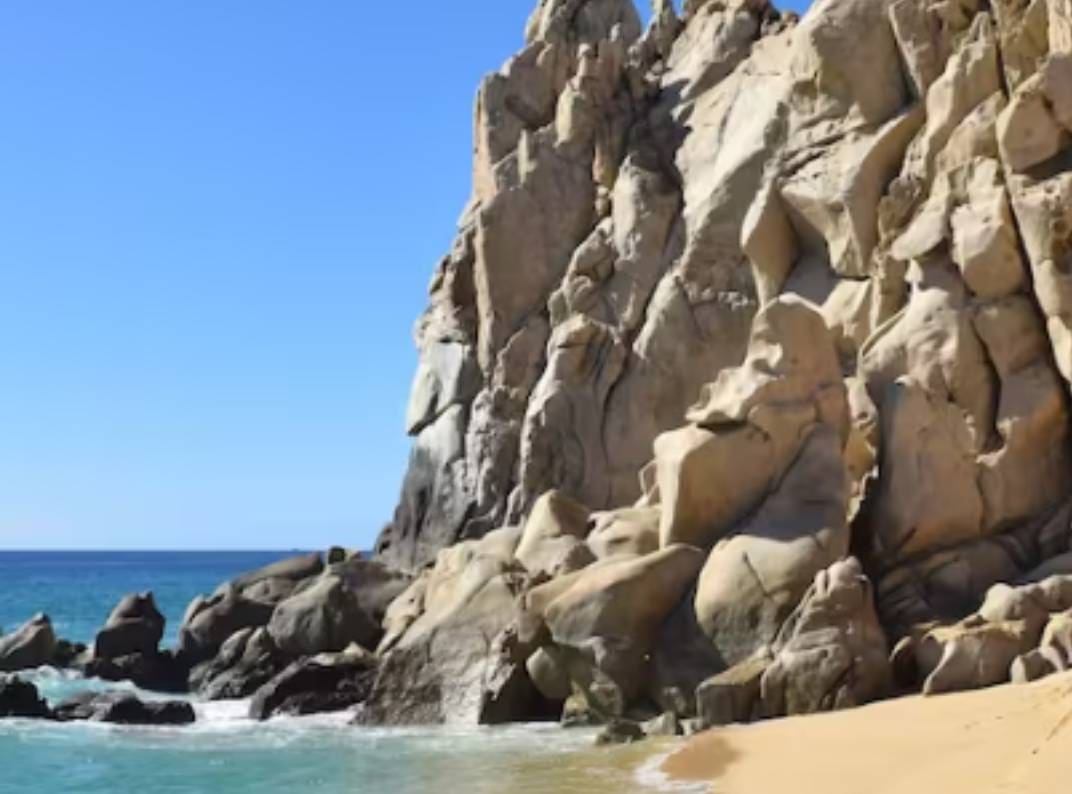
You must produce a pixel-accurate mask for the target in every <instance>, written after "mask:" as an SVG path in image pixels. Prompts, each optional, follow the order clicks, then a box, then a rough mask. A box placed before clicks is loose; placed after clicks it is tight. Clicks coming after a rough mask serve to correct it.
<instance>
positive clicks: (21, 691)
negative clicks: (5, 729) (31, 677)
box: [0, 675, 52, 719]
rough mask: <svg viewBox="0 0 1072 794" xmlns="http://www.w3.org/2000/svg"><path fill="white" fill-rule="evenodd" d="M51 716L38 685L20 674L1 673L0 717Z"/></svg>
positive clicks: (41, 717) (32, 717) (35, 717)
mask: <svg viewBox="0 0 1072 794" xmlns="http://www.w3.org/2000/svg"><path fill="white" fill-rule="evenodd" d="M51 716H52V712H51V710H50V709H49V707H48V703H46V702H45V700H44V698H42V697H41V696H40V694H38V691H37V687H35V686H34V685H33V684H31V683H30V682H29V681H24V680H22V679H21V678H19V677H18V676H14V675H0V719H6V718H11V717H22V718H30V719H47V718H49V717H51Z"/></svg>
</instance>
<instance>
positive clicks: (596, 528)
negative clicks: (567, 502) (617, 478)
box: [588, 505, 661, 560]
mask: <svg viewBox="0 0 1072 794" xmlns="http://www.w3.org/2000/svg"><path fill="white" fill-rule="evenodd" d="M660 514H661V511H660V508H659V507H658V506H657V505H656V506H653V507H625V508H621V509H619V510H608V511H606V512H602V513H593V514H592V524H593V526H592V531H591V532H590V533H589V535H588V547H589V548H590V549H591V550H592V553H593V554H594V555H595V557H596V559H598V560H605V559H608V558H611V557H624V556H627V557H642V556H644V555H645V554H650V553H652V552H653V551H657V550H658V549H659V516H660Z"/></svg>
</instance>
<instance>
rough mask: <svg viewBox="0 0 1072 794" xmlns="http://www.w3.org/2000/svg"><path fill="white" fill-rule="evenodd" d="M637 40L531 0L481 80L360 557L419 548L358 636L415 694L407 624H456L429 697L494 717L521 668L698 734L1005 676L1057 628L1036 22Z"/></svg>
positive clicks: (1039, 30)
mask: <svg viewBox="0 0 1072 794" xmlns="http://www.w3.org/2000/svg"><path fill="white" fill-rule="evenodd" d="M653 19H654V21H653V22H652V23H651V25H650V27H649V28H648V30H647V31H646V32H643V33H641V31H640V25H639V23H638V20H637V15H636V13H635V9H634V8H633V6H632V4H631V3H630V2H629V1H628V0H543V1H542V2H541V3H540V5H539V7H538V8H537V9H536V11H535V13H534V15H533V17H532V19H531V20H530V22H529V26H528V29H527V34H526V41H527V44H526V46H525V49H524V50H523V51H522V52H521V53H520V54H519V55H517V56H516V57H515V58H513V59H511V60H510V61H509V62H508V63H507V64H506V65H505V66H504V67H503V69H502V70H501V71H500V72H498V73H496V74H494V75H492V76H491V77H489V78H487V80H486V81H485V82H484V84H483V85H482V87H481V89H480V93H479V97H478V102H477V113H476V129H475V134H476V147H475V149H476V162H475V168H474V186H473V198H472V201H471V203H470V205H469V207H468V209H467V210H466V212H465V214H464V216H463V219H462V223H461V229H460V231H459V235H458V239H457V242H456V244H455V246H454V249H453V251H452V252H451V253H450V255H449V256H447V257H446V258H445V259H444V260H443V262H442V264H441V265H440V267H439V269H438V271H437V272H436V276H435V278H434V280H433V283H432V291H431V304H430V307H429V309H428V311H427V312H426V314H425V315H424V317H423V318H422V320H421V322H420V324H419V327H418V333H417V337H418V343H419V345H420V349H421V363H420V368H419V371H418V373H417V377H416V380H415V383H414V388H413V395H412V400H411V404H410V410H409V420H408V423H409V430H410V432H411V434H413V435H414V436H415V442H414V450H413V457H412V460H411V465H410V468H409V471H408V473H407V475H406V480H405V485H404V487H403V493H402V500H401V504H400V506H399V508H398V512H397V515H396V518H395V521H394V523H393V525H392V526H390V527H389V528H388V529H387V530H386V531H385V532H384V535H383V536H382V538H381V540H380V544H379V550H380V553H381V554H382V555H383V556H384V557H385V558H387V559H389V560H391V561H393V562H394V563H396V564H398V565H400V566H402V567H406V568H410V569H419V568H422V567H425V566H428V565H429V563H431V562H432V561H433V560H434V565H432V566H431V567H427V568H426V570H425V571H424V572H423V573H422V574H421V576H420V577H419V578H418V579H417V581H416V583H415V585H414V586H413V588H412V589H411V591H409V592H408V594H407V596H406V597H405V598H404V599H402V600H401V601H400V602H399V604H398V606H397V609H395V610H394V611H393V612H390V613H389V621H388V622H389V623H390V626H389V627H388V636H389V637H390V638H391V640H390V642H388V643H387V644H386V645H385V647H384V648H382V649H381V650H383V651H384V652H387V653H392V651H391V648H397V649H398V650H397V651H395V652H393V653H396V656H395V658H396V661H397V663H398V665H399V669H400V670H408V669H410V668H411V667H412V666H413V665H416V664H417V663H418V662H419V663H420V664H419V665H418V666H419V667H420V669H421V671H422V675H430V676H431V678H432V680H434V681H439V682H440V683H438V684H435V685H434V686H433V685H432V684H429V687H428V691H434V692H440V691H441V688H442V687H443V686H444V685H443V683H442V682H443V681H446V680H447V678H450V676H448V677H447V678H443V677H442V676H440V677H439V678H437V677H436V673H435V670H436V664H437V662H436V659H437V658H439V657H438V656H437V653H438V652H437V651H436V648H437V647H438V646H437V645H436V642H437V641H443V640H444V639H445V641H446V642H447V644H448V645H450V643H451V638H457V637H458V636H459V635H458V634H457V631H458V630H459V627H464V626H467V625H479V626H480V627H481V629H480V632H478V634H479V636H476V635H474V637H473V639H472V642H471V644H470V645H468V646H466V647H467V648H468V649H469V651H468V652H469V653H470V655H471V657H472V658H475V659H483V660H484V663H485V664H486V665H487V669H485V670H484V672H482V673H480V675H479V676H477V677H476V678H473V679H472V681H470V683H471V684H472V686H471V687H470V688H469V689H466V694H465V696H464V698H463V700H464V702H465V703H466V704H468V705H467V709H468V711H467V712H466V713H467V714H473V713H477V712H479V713H481V714H485V715H487V714H493V715H497V717H499V716H502V715H503V714H507V713H509V711H510V709H509V708H508V707H507V706H504V703H508V702H509V697H508V696H507V695H506V694H504V693H508V692H517V691H522V690H525V687H526V686H528V687H530V688H531V687H532V686H535V688H536V689H537V690H538V691H539V692H540V693H541V694H542V695H543V696H544V697H545V698H547V699H550V700H555V699H562V698H564V697H566V696H567V695H568V694H569V693H570V692H572V693H574V696H576V697H580V698H581V699H582V700H583V701H584V703H585V704H587V707H588V708H590V709H591V710H592V711H594V712H596V713H599V714H602V715H608V714H609V715H620V714H623V713H626V712H627V711H628V709H629V708H631V707H633V706H635V705H636V704H638V703H647V704H649V705H650V704H652V703H654V704H657V705H658V706H659V707H661V708H663V709H666V710H669V711H673V712H675V713H676V714H678V715H689V714H697V713H698V715H699V717H700V718H701V719H702V720H717V719H726V718H732V719H740V718H747V717H749V716H756V715H760V714H764V713H765V714H771V713H786V712H790V713H792V712H793V711H794V710H816V709H821V708H830V707H836V706H841V705H851V704H853V703H857V702H862V701H864V700H867V699H870V698H873V697H877V696H880V695H882V694H884V693H886V692H888V691H890V689H891V687H892V686H893V684H892V683H891V682H892V681H893V680H894V678H895V677H896V679H897V680H898V681H899V682H900V683H901V684H903V685H906V686H915V685H919V684H921V682H922V681H923V680H924V679H926V680H927V682H928V683H927V684H926V685H925V686H926V688H928V691H942V690H945V689H949V688H958V687H964V686H970V685H979V684H980V683H993V682H994V681H996V680H1007V679H1008V676H1009V675H1010V666H1009V662H1010V661H1011V660H1013V659H1017V660H1018V664H1019V667H1018V668H1016V669H1018V670H1019V671H1020V674H1025V673H1024V671H1025V670H1038V669H1041V664H1042V663H1041V661H1040V660H1042V659H1043V656H1045V654H1044V653H1043V651H1044V649H1040V648H1037V647H1036V646H1038V643H1039V641H1040V634H1041V632H1042V625H1043V623H1044V622H1045V620H1044V619H1045V617H1046V616H1047V615H1048V614H1050V613H1053V612H1059V611H1061V610H1064V609H1067V608H1068V607H1069V606H1072V576H1070V574H1072V545H1070V542H1072V520H1070V515H1072V503H1070V502H1069V496H1070V485H1072V458H1070V451H1069V413H1068V396H1069V383H1070V381H1072V319H1070V318H1072V275H1070V272H1072V3H1070V2H1069V0H1032V2H1029V3H1028V2H1022V1H1021V0H991V2H989V3H986V2H984V0H952V2H947V1H946V0H943V1H942V2H937V0H936V1H935V2H930V1H929V0H818V2H816V3H815V4H814V5H813V7H812V8H811V10H810V11H809V12H808V13H807V15H806V16H805V17H804V18H803V19H799V20H798V19H797V18H795V17H794V16H791V15H780V14H779V13H778V12H776V11H775V10H774V9H773V8H772V7H771V6H769V5H767V4H766V3H765V2H763V0H706V1H705V0H690V1H689V2H686V3H685V8H684V11H683V17H682V18H679V17H678V16H677V14H676V12H675V11H674V9H673V7H672V6H671V5H670V3H669V2H666V0H663V1H662V2H655V3H654V18H653ZM492 530H494V531H492ZM452 544H454V545H453V547H452V548H450V549H446V547H448V546H452ZM444 549H446V550H445V551H444ZM1054 577H1056V578H1054ZM1062 577H1064V578H1062ZM1006 585H1008V586H1006ZM1012 585H1016V589H1010V587H1011V586H1012ZM995 586H998V589H996V590H995V589H994V588H995ZM1001 587H1005V589H1004V590H1002V589H1000V588H1001ZM988 591H990V592H989V594H988ZM1066 596H1067V597H1066ZM984 598H985V601H984ZM493 604H498V606H497V607H495V608H493V607H492V605H493ZM1028 604H1031V605H1033V606H1032V607H1031V609H1028V608H1027V605H1028ZM414 627H416V628H414ZM450 627H454V628H450ZM936 627H937V628H936ZM437 637H438V638H439V640H437V639H436V638H437ZM493 638H494V642H492V639H493ZM489 644H490V645H489ZM1043 644H1045V638H1043ZM888 645H889V646H894V651H893V653H892V656H890V657H889V659H888V658H887V650H888ZM492 646H493V647H495V648H498V649H499V650H498V651H496V652H495V653H493V654H490V655H489V654H488V653H487V650H486V649H487V648H488V647H492ZM1029 651H1030V652H1031V653H1033V654H1035V655H1034V656H1030V657H1029V658H1026V660H1025V659H1021V658H1019V655H1021V654H1025V653H1027V652H1029ZM403 652H408V653H410V654H411V657H412V658H411V657H407V656H404V655H398V654H402V653H403ZM444 654H445V655H444V656H443V658H444V659H449V658H456V657H457V648H453V649H452V650H451V652H450V653H446V652H444ZM452 654H453V656H452ZM1051 656H1052V654H1051ZM407 659H410V661H408V662H407V661H406V660H407ZM995 660H996V661H995ZM1046 660H1047V661H1046V664H1051V665H1057V662H1055V661H1053V660H1051V659H1050V657H1049V656H1047V657H1046ZM470 667H471V666H470ZM1014 667H1015V665H1014ZM473 669H475V668H473ZM980 671H986V674H985V675H983V674H982V673H981V672H980ZM980 676H982V677H981V678H980ZM400 680H401V679H400ZM467 680H468V679H467ZM482 681H493V682H497V683H496V685H495V687H493V688H490V689H489V688H488V687H487V686H485V685H484V684H482V683H480V682H482ZM397 689H398V688H397V687H396V688H392V687H391V686H389V685H387V684H385V685H384V686H381V687H379V690H378V691H384V692H388V693H397ZM446 689H448V690H449V689H450V687H449V685H448V686H446ZM525 691H528V690H525ZM529 695H531V692H529ZM526 697H528V695H526ZM387 700H388V701H390V698H387ZM444 702H445V701H444ZM526 702H531V700H529V701H526ZM381 706H383V708H384V709H386V710H387V711H389V710H390V709H389V708H387V706H390V703H389V702H388V703H387V705H384V704H381ZM436 708H437V709H440V710H441V711H442V713H443V714H447V713H448V712H451V711H452V709H451V708H449V707H448V706H446V705H443V704H439V705H438V706H436ZM403 710H404V709H403ZM481 710H483V711H481ZM437 713H439V712H437ZM481 719H483V717H481Z"/></svg>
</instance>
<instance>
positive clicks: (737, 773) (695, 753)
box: [663, 673, 1072, 794]
mask: <svg viewBox="0 0 1072 794" xmlns="http://www.w3.org/2000/svg"><path fill="white" fill-rule="evenodd" d="M663 771H664V772H665V773H666V774H667V775H668V776H669V777H671V778H673V779H675V780H678V781H682V782H685V781H690V782H699V781H711V782H712V783H713V784H714V790H715V791H717V792H718V794H778V793H779V792H793V794H812V792H816V793H817V794H818V792H822V794H961V793H962V792H963V794H969V792H970V794H999V792H1000V794H1057V792H1062V791H1068V790H1070V786H1072V673H1066V674H1063V675H1060V676H1053V677H1051V678H1048V679H1044V680H1042V681H1039V682H1036V683H1034V684H1031V685H1026V686H1024V685H1007V686H1002V687H995V688H993V689H986V690H980V691H976V692H968V693H962V694H954V695H945V696H941V697H933V698H924V697H919V696H916V697H908V698H902V699H899V700H891V701H886V702H883V703H876V704H873V705H870V706H866V707H863V708H859V709H853V710H849V711H843V712H837V713H833V714H821V715H816V716H809V717H794V718H789V719H782V720H774V721H770V722H765V723H760V724H757V725H752V726H731V727H728V728H722V729H716V730H713V731H708V732H706V733H703V734H700V735H698V736H696V737H694V738H693V739H691V740H690V741H689V742H688V743H687V744H686V745H685V747H684V748H683V749H681V750H680V751H678V752H676V753H674V754H673V755H671V756H670V757H669V758H668V759H667V761H666V762H665V763H664V765H663Z"/></svg>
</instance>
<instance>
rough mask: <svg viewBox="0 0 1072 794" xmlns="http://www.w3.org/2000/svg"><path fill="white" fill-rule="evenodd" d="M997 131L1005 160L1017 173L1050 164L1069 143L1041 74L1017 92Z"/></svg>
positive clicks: (1000, 119) (1002, 116)
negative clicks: (1055, 116)
mask: <svg viewBox="0 0 1072 794" xmlns="http://www.w3.org/2000/svg"><path fill="white" fill-rule="evenodd" d="M997 131H998V148H999V149H1000V150H1001V159H1002V161H1003V162H1004V163H1005V165H1006V166H1007V167H1008V168H1009V169H1010V170H1011V171H1016V172H1024V171H1027V170H1028V169H1030V168H1032V167H1034V166H1036V165H1039V164H1040V163H1044V162H1046V161H1047V160H1049V159H1050V158H1052V157H1054V156H1055V155H1056V154H1057V153H1058V152H1060V151H1061V149H1063V148H1064V147H1065V146H1066V145H1067V144H1068V142H1069V138H1068V131H1067V130H1066V129H1065V128H1064V127H1062V126H1061V124H1060V123H1058V121H1057V119H1056V118H1054V116H1053V111H1052V110H1051V105H1050V102H1049V99H1048V98H1047V96H1046V93H1045V90H1044V87H1043V81H1042V76H1041V75H1039V74H1036V75H1034V76H1032V77H1030V78H1028V79H1027V80H1025V81H1024V82H1023V83H1021V84H1020V86H1019V88H1017V89H1016V93H1014V94H1013V95H1012V98H1011V99H1010V100H1009V105H1008V107H1006V108H1005V110H1003V111H1002V113H1001V115H1000V116H999V117H998V127H997Z"/></svg>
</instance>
